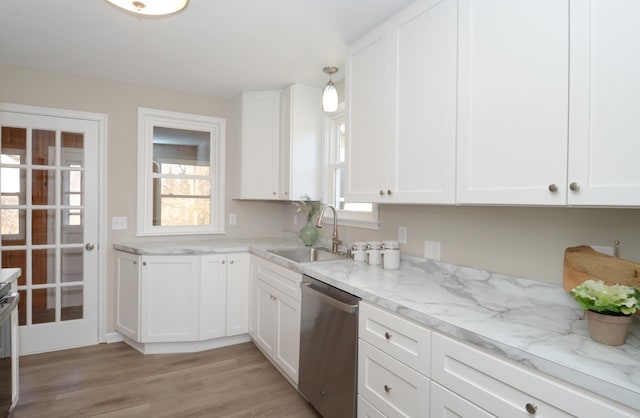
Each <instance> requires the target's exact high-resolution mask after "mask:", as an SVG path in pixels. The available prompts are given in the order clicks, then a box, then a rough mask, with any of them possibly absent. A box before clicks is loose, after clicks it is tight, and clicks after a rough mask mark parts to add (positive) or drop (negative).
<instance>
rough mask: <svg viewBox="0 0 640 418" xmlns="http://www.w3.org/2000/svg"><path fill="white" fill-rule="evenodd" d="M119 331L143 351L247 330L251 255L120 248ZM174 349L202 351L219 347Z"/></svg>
mask: <svg viewBox="0 0 640 418" xmlns="http://www.w3.org/2000/svg"><path fill="white" fill-rule="evenodd" d="M116 260H117V265H116V295H117V296H116V304H117V308H116V330H117V331H118V332H120V333H121V334H122V335H124V336H125V337H127V338H128V339H125V340H126V341H127V342H129V343H132V344H135V343H137V344H138V345H136V348H138V349H140V350H141V351H143V352H154V351H152V350H146V349H144V348H145V345H148V344H151V345H152V344H156V343H198V342H203V341H210V340H214V339H218V338H221V337H231V336H238V335H241V334H246V333H247V330H248V311H249V306H248V302H249V290H248V281H249V276H248V271H249V255H248V254H223V255H202V256H198V255H143V256H141V255H135V254H130V253H125V252H121V251H116ZM172 347H173V348H168V347H164V348H163V349H162V350H161V352H167V351H172V350H174V349H175V350H176V351H197V350H199V349H206V348H213V346H193V347H187V346H182V347H178V346H176V345H174V346H172Z"/></svg>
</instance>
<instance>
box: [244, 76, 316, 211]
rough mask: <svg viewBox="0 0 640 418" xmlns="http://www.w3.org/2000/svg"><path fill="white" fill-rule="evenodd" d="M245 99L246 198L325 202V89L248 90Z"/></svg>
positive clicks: (298, 87) (299, 86) (294, 86)
mask: <svg viewBox="0 0 640 418" xmlns="http://www.w3.org/2000/svg"><path fill="white" fill-rule="evenodd" d="M237 100H238V101H239V106H237V107H238V108H239V113H240V114H239V115H238V117H240V118H241V123H240V158H239V168H240V174H239V183H240V184H239V185H238V187H239V192H238V193H236V196H237V197H238V198H240V199H261V200H291V199H293V200H299V199H301V197H302V196H303V195H305V194H308V195H309V196H310V197H311V198H312V199H319V198H320V194H321V191H320V173H321V166H320V164H321V139H322V138H321V135H322V113H321V107H320V106H321V91H320V89H318V88H315V87H307V86H302V85H297V84H294V85H291V86H289V87H287V88H286V89H284V90H282V91H281V90H270V91H255V92H243V93H242V95H241V96H240V97H239V98H238V99H237Z"/></svg>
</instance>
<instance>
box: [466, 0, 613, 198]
mask: <svg viewBox="0 0 640 418" xmlns="http://www.w3.org/2000/svg"><path fill="white" fill-rule="evenodd" d="M568 1H569V0H486V1H473V0H460V2H459V4H460V6H459V7H460V8H459V50H458V69H459V77H458V131H457V133H458V138H457V141H458V144H457V145H458V164H457V202H458V203H478V204H485V203H486V204H544V205H564V204H565V203H566V189H565V184H566V177H567V174H566V164H567V147H568V145H567V129H568V120H567V114H568V103H567V102H568V95H567V91H568V89H569V84H568V74H569V63H568V56H569V15H568V13H569V4H568ZM612 39H613V38H612ZM552 185H555V187H553V186H552ZM550 186H551V187H550ZM556 187H557V191H556V192H552V191H550V188H551V189H552V190H553V189H555V188H556Z"/></svg>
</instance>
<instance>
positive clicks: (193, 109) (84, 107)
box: [0, 65, 284, 332]
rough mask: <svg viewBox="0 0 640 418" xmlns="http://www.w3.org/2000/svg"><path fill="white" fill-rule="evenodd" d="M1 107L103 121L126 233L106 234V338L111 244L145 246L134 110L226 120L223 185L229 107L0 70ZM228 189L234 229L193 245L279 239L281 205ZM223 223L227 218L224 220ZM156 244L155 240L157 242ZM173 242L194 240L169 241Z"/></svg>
mask: <svg viewBox="0 0 640 418" xmlns="http://www.w3.org/2000/svg"><path fill="white" fill-rule="evenodd" d="M0 102H5V103H13V104H23V105H31V106H45V107H54V108H60V109H69V110H76V111H83V112H95V113H103V114H106V115H107V116H108V128H107V129H108V152H107V158H108V164H107V185H108V187H107V219H106V222H108V225H110V224H111V217H112V216H126V217H127V218H128V226H129V228H128V230H126V231H111V230H110V227H109V228H108V229H109V232H108V236H107V244H108V245H107V251H108V258H107V332H110V331H113V329H114V318H115V316H114V306H115V299H114V294H115V281H114V263H115V261H114V251H113V250H112V247H113V243H115V242H136V241H148V240H151V239H148V238H147V239H140V238H136V236H135V230H136V161H137V160H136V159H137V149H136V147H137V108H138V107H148V108H154V109H161V110H170V111H176V112H186V113H196V114H201V115H208V116H217V117H223V118H226V119H227V159H226V160H227V166H226V171H227V173H226V176H227V183H228V184H231V183H232V181H231V179H232V176H233V175H234V167H233V161H234V158H233V153H234V152H235V151H236V149H237V147H236V146H235V145H236V144H235V143H234V141H233V139H234V137H235V135H234V132H233V129H234V126H235V125H237V124H234V123H233V121H232V120H231V101H230V100H227V99H221V98H216V97H207V96H197V95H192V94H185V93H180V92H176V91H171V90H166V89H160V88H150V87H142V86H137V85H131V84H125V83H119V82H109V81H101V80H95V79H90V78H83V77H75V76H71V75H63V74H55V73H44V72H38V71H32V70H27V69H22V68H16V67H11V66H3V65H0ZM231 193H232V190H231V189H230V187H227V190H226V194H227V199H226V211H227V214H229V213H235V214H237V219H238V225H237V226H227V231H228V233H227V234H225V235H215V236H197V237H195V239H225V238H245V237H256V236H258V237H269V236H278V235H280V233H281V231H282V229H283V222H284V220H283V215H282V214H283V210H282V205H281V204H275V203H261V202H245V201H233V200H231V199H230V196H231ZM227 219H228V217H227ZM159 239H161V238H154V240H159ZM170 239H171V240H172V241H173V242H176V241H185V240H193V239H194V237H171V238H170Z"/></svg>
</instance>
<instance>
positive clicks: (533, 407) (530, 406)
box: [524, 403, 538, 415]
mask: <svg viewBox="0 0 640 418" xmlns="http://www.w3.org/2000/svg"><path fill="white" fill-rule="evenodd" d="M524 408H525V409H526V410H527V412H528V413H530V414H531V415H535V413H536V411H537V410H538V407H537V406H536V404H534V403H528V404H526V405H525V406H524Z"/></svg>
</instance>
